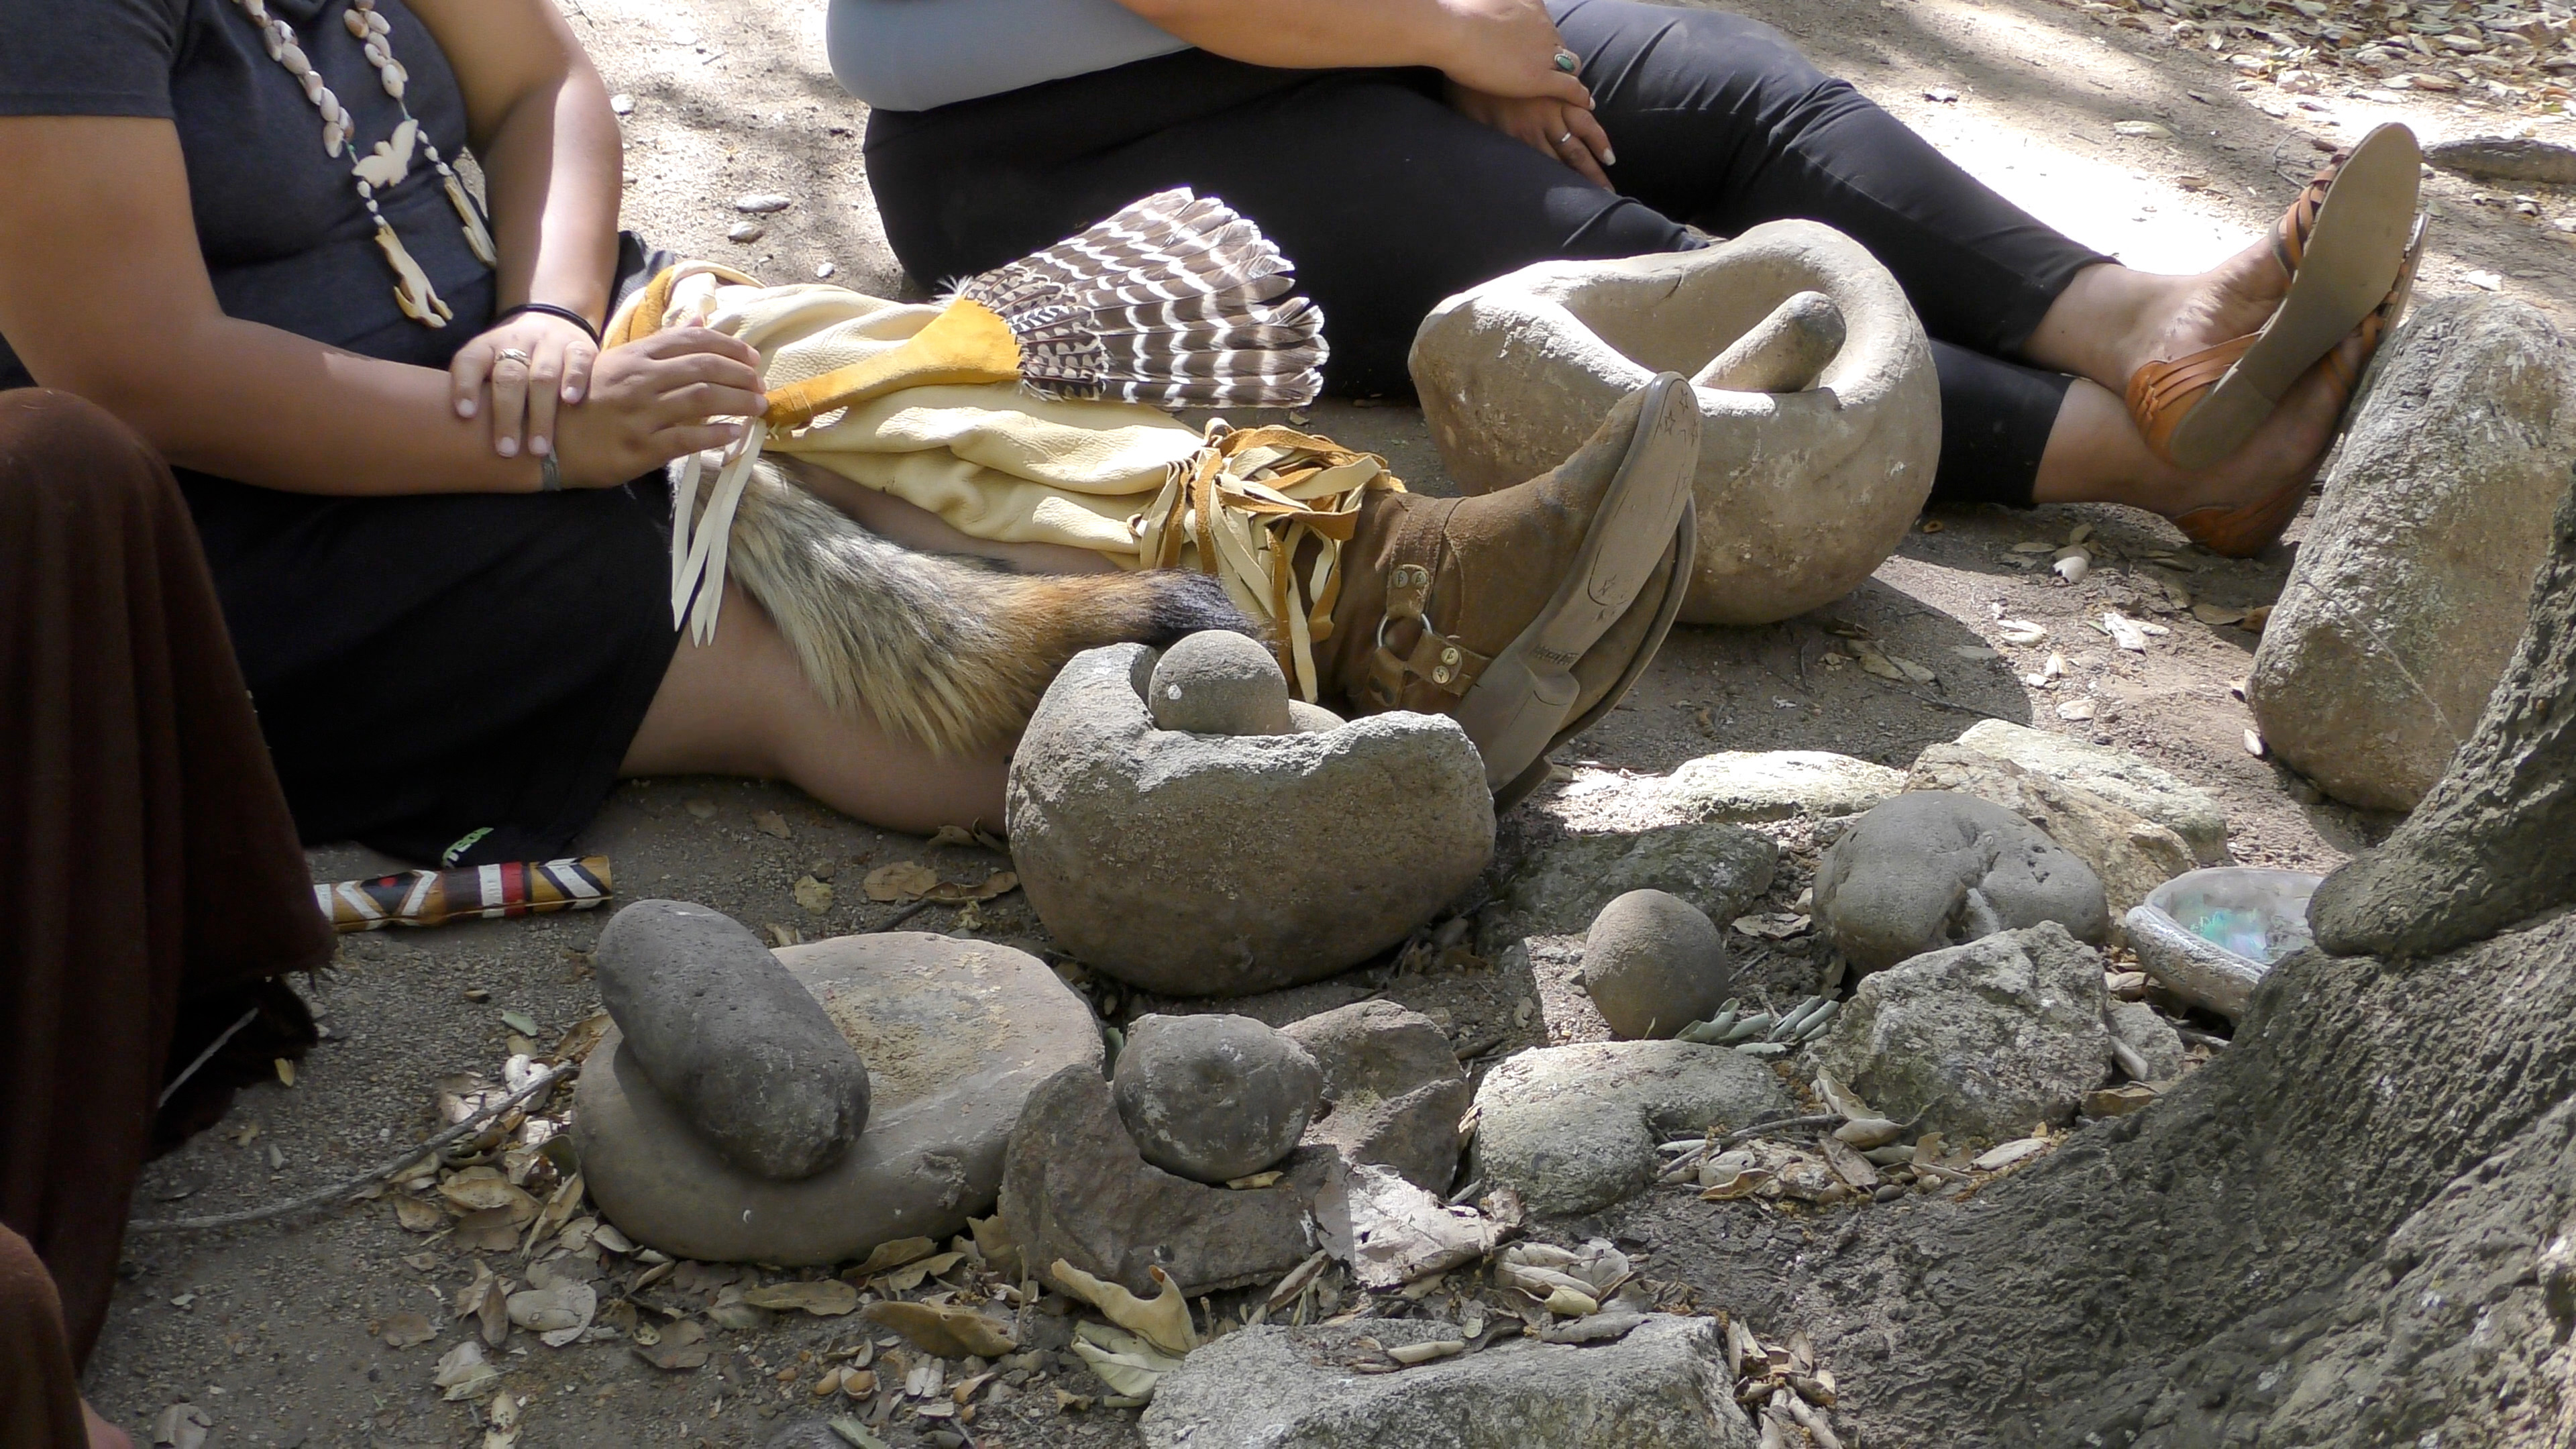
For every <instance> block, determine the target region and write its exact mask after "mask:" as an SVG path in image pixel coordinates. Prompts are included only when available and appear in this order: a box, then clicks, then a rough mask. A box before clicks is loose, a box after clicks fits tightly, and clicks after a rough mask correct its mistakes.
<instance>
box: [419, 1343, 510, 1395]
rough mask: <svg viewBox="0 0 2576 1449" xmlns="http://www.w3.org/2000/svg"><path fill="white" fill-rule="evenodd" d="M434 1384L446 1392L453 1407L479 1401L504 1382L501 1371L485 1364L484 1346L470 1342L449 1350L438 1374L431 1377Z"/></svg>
mask: <svg viewBox="0 0 2576 1449" xmlns="http://www.w3.org/2000/svg"><path fill="white" fill-rule="evenodd" d="M430 1382H431V1383H433V1384H435V1385H437V1386H438V1387H439V1388H442V1389H445V1390H446V1391H447V1393H446V1399H447V1402H449V1403H451V1404H453V1403H456V1402H458V1401H460V1400H463V1399H479V1398H481V1397H482V1396H483V1395H484V1394H486V1393H488V1392H490V1391H491V1389H492V1387H493V1386H494V1385H496V1384H498V1383H500V1382H501V1371H500V1370H499V1369H496V1368H494V1367H492V1365H491V1364H490V1363H488V1362H486V1361H485V1359H484V1357H483V1345H481V1344H479V1343H476V1342H475V1341H474V1340H472V1339H470V1338H469V1339H467V1340H465V1341H464V1342H463V1343H460V1344H458V1345H457V1346H456V1347H454V1348H451V1349H449V1350H448V1351H447V1355H446V1357H444V1358H441V1359H440V1360H439V1361H438V1371H437V1372H436V1373H435V1374H434V1375H432V1376H431V1378H430Z"/></svg>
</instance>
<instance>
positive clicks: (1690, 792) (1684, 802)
mask: <svg viewBox="0 0 2576 1449" xmlns="http://www.w3.org/2000/svg"><path fill="white" fill-rule="evenodd" d="M1665 788H1666V790H1667V792H1668V793H1669V795H1670V796H1671V798H1672V801H1673V803H1674V804H1675V805H1676V806H1677V807H1678V808H1680V809H1681V810H1682V812H1683V813H1685V814H1687V815H1690V816H1692V817H1694V818H1696V819H1700V820H1712V821H1735V822H1740V823H1751V822H1755V821H1763V820H1787V819H1789V818H1791V817H1793V816H1798V815H1819V816H1831V815H1858V814H1860V813H1861V812H1862V811H1864V810H1867V809H1869V808H1870V807H1871V806H1873V805H1876V804H1878V803H1879V802H1880V801H1882V800H1885V799H1887V798H1888V797H1889V796H1891V795H1894V794H1896V793H1897V792H1898V791H1900V790H1903V789H1904V788H1905V775H1904V772H1902V771H1899V770H1891V769H1889V768H1888V767H1886V766H1885V765H1873V764H1871V763H1870V762H1869V761H1867V760H1855V759H1853V758H1852V757H1851V756H1849V755H1837V754H1831V753H1828V752H1827V751H1824V750H1759V751H1755V750H1722V751H1720V752H1718V753H1717V754H1714V755H1702V756H1700V757H1699V758H1698V759H1696V760H1692V761H1689V762H1688V763H1686V764H1684V765H1683V766H1682V767H1681V768H1680V769H1677V770H1675V771H1673V773H1672V778H1671V781H1670V783H1669V784H1668V785H1667V786H1666V787H1665Z"/></svg>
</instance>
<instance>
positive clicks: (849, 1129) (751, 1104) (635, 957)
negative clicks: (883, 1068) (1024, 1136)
mask: <svg viewBox="0 0 2576 1449" xmlns="http://www.w3.org/2000/svg"><path fill="white" fill-rule="evenodd" d="M593 959H594V961H595V962H596V964H597V967H598V971H599V994H600V996H601V997H602V999H604V1000H605V1001H606V1003H607V1006H608V1014H609V1016H610V1018H611V1019H613V1020H614V1021H615V1022H616V1023H617V1027H618V1030H619V1031H621V1032H622V1033H624V1034H625V1039H626V1044H627V1045H626V1054H627V1058H628V1060H629V1061H630V1062H631V1063H632V1064H633V1066H634V1067H635V1069H636V1070H638V1071H640V1072H642V1073H643V1074H644V1076H645V1077H646V1078H647V1079H649V1080H650V1081H651V1082H652V1083H653V1085H654V1086H655V1087H657V1088H659V1089H660V1091H661V1094H662V1097H663V1099H664V1100H665V1101H668V1102H670V1103H672V1104H673V1105H674V1106H676V1107H677V1108H678V1109H679V1112H680V1114H681V1116H683V1117H684V1118H685V1119H687V1121H688V1123H689V1125H690V1126H691V1127H693V1128H695V1129H696V1130H697V1132H698V1133H699V1135H700V1136H702V1137H704V1138H705V1139H706V1141H707V1144H708V1145H709V1146H711V1147H713V1148H714V1149H715V1150H716V1152H717V1154H718V1155H719V1156H721V1157H723V1158H724V1160H725V1161H727V1162H729V1163H731V1164H732V1165H734V1166H735V1167H737V1168H740V1169H741V1170H743V1171H744V1172H748V1173H751V1174H753V1175H754V1176H758V1177H766V1178H772V1179H775V1180H778V1181H781V1182H792V1181H794V1180H796V1179H797V1178H802V1177H811V1176H813V1175H814V1174H815V1173H817V1172H819V1171H821V1170H822V1169H824V1168H826V1167H828V1166H830V1165H831V1164H832V1163H834V1162H837V1161H839V1160H840V1158H841V1155H842V1154H843V1153H844V1152H847V1151H848V1150H849V1146H850V1142H851V1140H852V1139H854V1138H856V1137H857V1136H858V1135H859V1130H860V1128H861V1127H863V1126H864V1125H865V1124H866V1122H867V1120H868V1069H867V1067H866V1066H864V1065H863V1064H861V1062H860V1060H859V1054H858V1053H857V1052H855V1051H852V1050H851V1049H850V1043H849V1042H848V1041H847V1040H846V1039H844V1038H843V1037H842V1035H841V1033H840V1030H839V1029H838V1028H837V1027H835V1026H833V1024H832V1018H831V1017H830V1016H829V1015H827V1014H826V1013H825V1012H824V1010H823V1006H822V1003H820V1002H818V1001H816V1000H815V999H814V994H813V993H812V992H810V991H808V990H806V989H805V986H804V984H803V983H802V982H800V981H798V980H797V979H796V978H795V977H794V976H791V975H789V974H788V971H787V968H786V967H784V966H781V965H780V964H778V958H777V957H776V956H774V955H772V954H770V950H769V948H768V947H767V946H765V945H762V944H761V941H760V938H759V937H757V936H755V935H753V934H752V933H751V931H750V930H749V929H748V928H747V927H745V926H743V925H742V924H741V923H740V922H737V921H735V920H733V919H731V918H730V917H727V916H725V915H723V914H721V913H719V912H717V911H715V910H712V909H710V908H708V907H706V906H699V905H691V904H690V903H688V902H686V901H655V900H648V901H637V902H635V903H634V904H633V905H630V906H627V907H626V908H625V909H623V910H621V911H619V912H618V913H617V914H616V916H615V917H614V918H612V919H611V920H610V921H609V923H608V927H607V929H605V930H603V931H601V932H600V933H599V948H598V951H597V953H596V955H595V956H594V958H593Z"/></svg>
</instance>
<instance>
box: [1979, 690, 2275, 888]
mask: <svg viewBox="0 0 2576 1449" xmlns="http://www.w3.org/2000/svg"><path fill="white" fill-rule="evenodd" d="M1959 743H1960V744H1962V745H1965V746H1967V747H1968V748H1969V749H1972V750H1975V751H1976V752H1977V753H1978V754H1981V755H1992V756H1994V757H1995V758H1997V759H2001V760H2010V761H2012V762H2013V763H2014V764H2016V765H2019V766H2021V767H2022V768H2023V769H2025V770H2028V771H2030V772H2031V773H2033V774H2037V775H2046V776H2047V777H2048V778H2050V779H2052V780H2057V781H2061V782H2063V783H2065V784H2069V785H2074V786H2078V787H2080V788H2082V789H2086V790H2090V791H2092V792H2093V793H2094V794H2096V795H2099V796H2101V797H2102V798H2103V799H2105V800H2108V801H2110V802H2111V803H2112V804H2114V805H2118V806H2121V807H2122V808H2124V809H2127V810H2131V811H2134V812H2136V813H2137V814H2139V815H2143V816H2145V817H2146V818H2147V819H2149V820H2152V821H2154V822H2156V823H2157V824H2158V825H2161V826H2163V827H2165V828H2166V829H2168V830H2170V831H2172V832H2173V833H2174V834H2176V835H2179V836H2181V837H2182V839H2183V844H2185V845H2188V846H2190V847H2191V858H2192V859H2193V860H2194V861H2196V862H2198V863H2199V864H2201V865H2224V864H2226V862H2227V812H2226V811H2225V810H2222V809H2220V808H2219V805H2218V801H2217V800H2216V799H2215V798H2213V797H2212V796H2211V795H2210V794H2209V792H2208V791H2206V790H2203V789H2201V788H2200V787H2199V786H2197V785H2187V784H2185V783H2183V781H2182V780H2181V779H2180V778H2179V777H2177V776H2175V775H2174V774H2173V773H2172V772H2171V771H2168V770H2165V769H2163V768H2160V767H2158V766H2155V765H2151V764H2148V763H2147V762H2146V761H2144V760H2142V759H2139V758H2138V757H2137V756H2136V755H2133V754H2131V753H2129V752H2128V751H2127V750H2122V749H2114V748H2112V747H2111V746H2109V745H2097V744H2094V743H2092V742H2091V741H2089V740H2079V739H2071V738H2069V737H2067V736H2065V735H2058V734H2050V733H2049V732H2048V731H2046V730H2035V729H2032V728H2031V727H2030V726H2028V725H2017V724H2012V723H2010V722H2008V721H2005V720H1999V719H1990V720H1984V721H1981V722H1979V723H1977V724H1975V725H1972V726H1970V727H1969V729H1968V732H1967V733H1965V734H1963V735H1961V736H1959Z"/></svg>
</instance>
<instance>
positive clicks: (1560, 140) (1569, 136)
mask: <svg viewBox="0 0 2576 1449" xmlns="http://www.w3.org/2000/svg"><path fill="white" fill-rule="evenodd" d="M1573 139H1574V133H1573V132H1572V131H1568V132H1566V133H1565V134H1564V135H1562V136H1559V137H1557V138H1556V144H1558V145H1560V146H1562V145H1564V144H1565V143H1566V142H1568V141H1571V140H1573Z"/></svg>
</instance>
